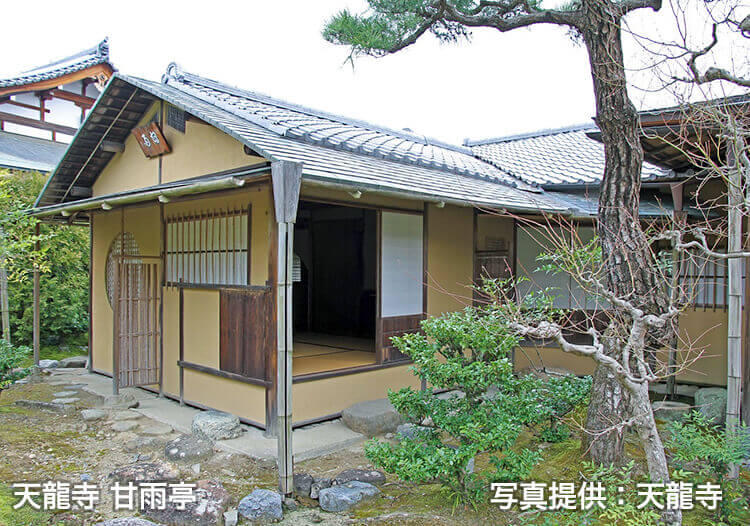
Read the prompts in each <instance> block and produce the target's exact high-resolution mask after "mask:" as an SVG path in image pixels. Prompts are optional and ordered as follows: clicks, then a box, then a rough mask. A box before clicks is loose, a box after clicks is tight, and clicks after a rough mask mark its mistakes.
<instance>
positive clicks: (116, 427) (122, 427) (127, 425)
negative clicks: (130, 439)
mask: <svg viewBox="0 0 750 526" xmlns="http://www.w3.org/2000/svg"><path fill="white" fill-rule="evenodd" d="M136 427H138V424H136V423H135V422H131V421H129V420H125V421H123V422H115V423H114V424H112V430H113V431H117V432H118V433H122V432H123V431H130V430H132V429H135V428H136Z"/></svg>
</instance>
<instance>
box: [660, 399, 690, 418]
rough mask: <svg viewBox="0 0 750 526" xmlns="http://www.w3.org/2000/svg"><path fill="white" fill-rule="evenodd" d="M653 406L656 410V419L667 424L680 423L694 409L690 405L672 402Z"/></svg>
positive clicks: (667, 401)
mask: <svg viewBox="0 0 750 526" xmlns="http://www.w3.org/2000/svg"><path fill="white" fill-rule="evenodd" d="M652 406H653V408H654V418H656V419H657V420H664V421H665V422H679V421H681V420H682V419H683V418H684V417H685V415H687V414H688V413H689V412H690V411H692V409H693V408H692V406H690V405H689V404H683V403H682V402H673V401H671V400H664V401H662V402H654V403H653V404H652Z"/></svg>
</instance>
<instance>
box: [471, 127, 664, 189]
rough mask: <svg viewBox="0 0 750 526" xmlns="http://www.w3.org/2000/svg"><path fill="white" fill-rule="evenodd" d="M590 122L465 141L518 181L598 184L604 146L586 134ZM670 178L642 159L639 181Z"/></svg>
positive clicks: (556, 184) (543, 184) (561, 184)
mask: <svg viewBox="0 0 750 526" xmlns="http://www.w3.org/2000/svg"><path fill="white" fill-rule="evenodd" d="M597 130H598V128H597V127H596V126H594V125H593V124H583V125H578V126H570V127H567V128H559V129H555V130H544V131H539V132H535V133H527V134H522V135H513V136H509V137H499V138H496V139H485V140H481V141H470V140H467V141H465V145H466V146H468V147H470V148H471V150H472V152H474V155H475V156H477V157H478V158H480V159H483V160H485V161H487V162H490V163H492V164H493V165H495V166H496V167H497V168H499V169H501V170H503V171H504V172H507V173H509V174H511V175H513V176H515V177H517V178H518V179H519V180H521V181H523V182H525V183H527V184H533V185H539V186H545V187H556V186H571V185H575V186H582V185H591V184H598V183H599V182H600V181H601V179H602V175H603V174H604V145H603V144H602V143H600V142H599V141H597V140H594V139H592V138H591V137H589V136H588V135H587V133H589V132H593V131H597ZM669 177H674V174H673V173H672V172H671V171H669V170H664V169H662V168H659V167H657V166H654V165H653V164H650V163H647V162H644V163H643V172H642V180H644V181H654V180H658V179H665V178H669Z"/></svg>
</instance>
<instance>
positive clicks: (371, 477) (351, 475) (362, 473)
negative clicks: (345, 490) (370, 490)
mask: <svg viewBox="0 0 750 526" xmlns="http://www.w3.org/2000/svg"><path fill="white" fill-rule="evenodd" d="M352 481H357V482H367V483H368V484H375V485H377V486H379V485H381V484H384V483H385V475H384V474H383V472H382V471H378V470H376V469H368V470H365V469H345V470H344V471H342V472H341V473H339V474H338V475H336V476H335V477H333V480H332V481H331V485H333V486H335V485H338V484H346V483H347V482H352Z"/></svg>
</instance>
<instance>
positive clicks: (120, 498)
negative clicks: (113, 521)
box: [109, 482, 138, 511]
mask: <svg viewBox="0 0 750 526" xmlns="http://www.w3.org/2000/svg"><path fill="white" fill-rule="evenodd" d="M109 489H110V491H111V492H112V500H113V501H114V502H113V503H112V505H113V507H114V509H115V511H118V510H129V511H133V510H134V509H135V503H136V501H135V499H134V497H135V493H136V491H138V488H136V487H135V485H133V483H132V482H128V483H127V484H126V485H125V486H123V485H121V484H120V483H119V482H115V483H114V485H113V486H112V487H110V488H109Z"/></svg>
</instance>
